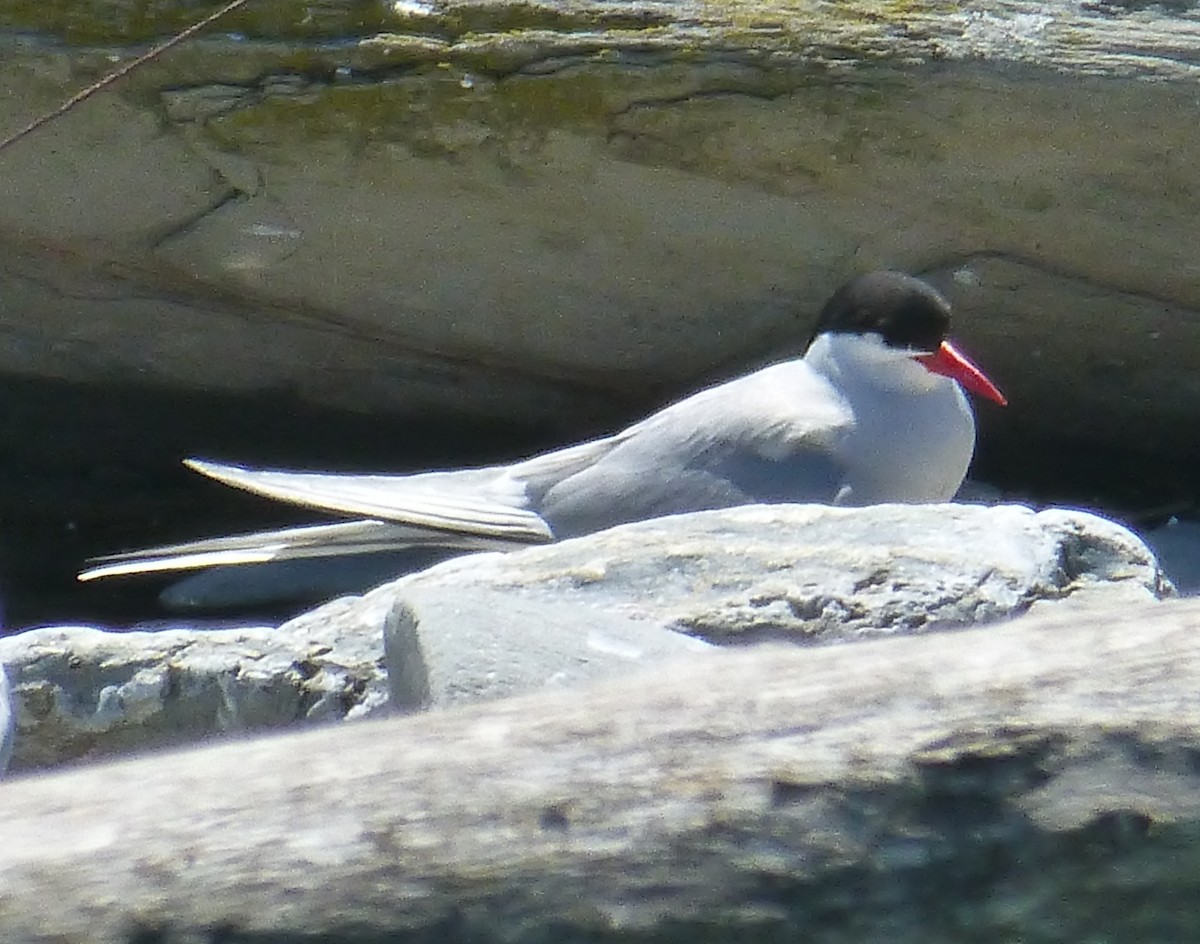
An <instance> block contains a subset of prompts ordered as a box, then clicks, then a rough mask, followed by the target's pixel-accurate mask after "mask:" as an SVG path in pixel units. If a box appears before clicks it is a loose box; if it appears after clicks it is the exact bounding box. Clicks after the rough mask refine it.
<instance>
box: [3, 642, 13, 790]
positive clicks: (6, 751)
mask: <svg viewBox="0 0 1200 944" xmlns="http://www.w3.org/2000/svg"><path fill="white" fill-rule="evenodd" d="M15 730H16V720H15V719H14V718H13V713H12V695H11V693H10V692H9V688H8V675H7V674H6V673H5V671H4V664H3V663H0V774H3V773H4V770H5V768H6V767H8V759H9V757H10V756H11V755H12V743H13V733H14V731H15Z"/></svg>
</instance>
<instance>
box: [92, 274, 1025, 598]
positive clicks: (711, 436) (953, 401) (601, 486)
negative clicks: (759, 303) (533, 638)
mask: <svg viewBox="0 0 1200 944" xmlns="http://www.w3.org/2000/svg"><path fill="white" fill-rule="evenodd" d="M950 316H951V308H950V304H949V302H948V301H947V300H946V299H945V297H944V296H943V295H942V294H941V293H939V292H938V291H937V290H936V289H934V288H933V287H932V286H931V285H929V284H928V283H927V282H925V281H923V280H921V279H919V278H917V277H914V276H911V275H908V274H905V273H902V272H896V271H890V270H883V271H876V272H870V273H867V274H863V275H859V276H857V277H855V278H853V279H851V280H850V281H849V282H847V283H846V284H844V285H842V286H841V287H840V288H839V289H837V290H836V291H835V292H834V293H833V295H832V296H831V297H830V298H829V300H828V301H827V302H826V303H825V305H824V306H823V307H822V309H821V311H820V314H819V316H818V319H817V322H816V325H815V327H814V330H813V333H812V336H811V338H810V340H809V343H808V345H807V348H806V349H805V352H804V354H803V356H801V357H798V358H792V359H788V360H783V361H780V362H777V363H774V364H771V365H769V366H766V367H763V368H760V369H758V370H755V371H753V372H751V373H748V374H745V375H743V376H741V377H737V378H735V379H732V380H729V381H726V382H724V383H720V384H717V385H715V386H711V387H708V388H707V389H703V390H700V391H699V392H697V393H694V394H692V395H690V396H688V397H686V398H684V399H682V400H679V401H677V402H675V403H673V404H671V405H669V406H667V407H665V408H663V409H661V410H659V411H657V412H655V413H653V414H651V415H650V416H648V417H646V418H645V419H642V420H640V421H639V422H636V423H634V424H633V425H632V426H629V427H627V428H626V429H623V430H621V431H620V432H617V433H614V434H612V435H609V436H605V437H603V438H599V439H594V440H591V441H587V442H583V443H580V444H578V445H572V446H567V447H565V448H560V449H556V450H553V451H550V452H545V453H541V454H539V455H535V456H533V457H532V458H528V459H524V460H521V461H517V462H513V463H510V464H505V465H493V466H489V467H483V468H468V469H456V470H448V471H430V472H418V473H410V474H378V475H377V474H352V473H328V472H296V471H285V470H275V469H257V468H250V467H245V466H239V465H233V464H225V463H218V462H212V461H206V460H201V459H187V460H185V465H187V466H188V467H189V468H191V469H193V470H194V471H196V472H199V473H200V474H202V475H205V476H208V477H209V478H212V479H215V480H216V481H218V482H222V483H224V484H226V485H230V486H233V487H235V488H239V489H244V490H246V491H249V492H253V493H256V494H258V495H261V496H264V497H266V498H270V499H276V500H280V501H284V502H290V503H292V504H295V505H300V506H304V507H307V508H310V509H315V510H319V511H321V512H325V513H332V514H334V515H337V516H342V517H345V518H348V519H349V520H344V521H338V522H334V523H324V524H316V525H306V526H298V527H290V528H284V529H279V530H271V531H259V532H254V533H249V534H241V535H234V536H227V537H217V538H211V539H206V540H198V541H192V542H188V543H183V544H173V545H167V546H161V547H153V548H148V549H145V550H138V551H130V552H123V553H118V554H111V555H107V556H104V557H99V558H94V559H93V560H92V561H90V562H89V563H90V564H91V566H90V567H88V568H87V569H86V570H84V571H83V572H82V573H80V574H79V579H80V580H85V581H86V580H94V579H97V578H101V577H112V576H118V575H131V574H143V573H153V572H178V571H191V570H196V569H203V568H213V567H218V568H228V567H231V566H235V565H248V564H262V563H266V562H280V561H302V560H305V559H314V558H316V559H324V560H325V561H326V562H327V563H328V562H330V561H329V559H331V558H333V559H344V558H346V557H348V556H351V555H353V556H356V557H358V556H361V555H376V554H382V553H383V552H397V551H412V550H414V549H437V550H438V551H439V552H441V553H443V554H461V553H468V552H473V551H484V550H511V549H514V548H519V547H523V546H528V545H536V544H543V543H546V542H551V541H556V540H561V539H564V538H571V537H576V536H579V535H583V534H588V533H591V532H595V531H600V530H603V529H606V528H609V527H613V526H615V525H619V524H625V523H629V522H634V521H640V520H645V519H649V518H656V517H661V516H664V515H671V514H679V513H684V512H692V511H701V510H708V509H716V508H726V507H731V506H736V505H745V504H755V503H780V502H795V503H823V504H832V505H844V506H851V505H869V504H877V503H891V502H899V503H921V502H941V501H948V500H950V499H951V498H953V497H954V495H955V494H956V492H957V491H958V489H959V487H960V485H961V484H962V482H963V479H964V478H965V476H966V473H967V469H968V466H969V464H970V462H971V459H972V456H973V454H974V449H975V417H974V414H973V412H972V408H971V405H970V403H969V401H968V398H967V396H966V394H965V392H964V390H969V391H971V392H973V393H975V394H977V395H979V396H982V397H984V398H986V399H988V400H990V401H992V402H994V403H996V404H999V405H1001V406H1004V405H1006V404H1007V400H1006V399H1005V397H1004V395H1003V394H1002V393H1001V392H1000V391H999V389H997V387H996V386H995V384H993V383H992V381H991V380H990V379H989V378H988V377H987V376H986V375H985V374H984V372H983V371H982V370H981V369H980V368H979V367H978V366H977V365H976V364H975V363H973V362H972V361H971V360H970V359H969V358H968V357H967V356H966V355H965V354H963V353H962V352H961V351H960V350H959V348H958V347H957V346H956V345H955V344H954V343H953V342H952V341H951V340H949V338H948V332H949V327H950ZM342 563H345V561H344V560H342Z"/></svg>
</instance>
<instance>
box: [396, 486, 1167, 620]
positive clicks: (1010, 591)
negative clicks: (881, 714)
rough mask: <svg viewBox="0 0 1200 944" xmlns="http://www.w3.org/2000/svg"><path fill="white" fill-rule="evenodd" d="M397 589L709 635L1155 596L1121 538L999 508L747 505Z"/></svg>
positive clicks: (496, 560) (1072, 521) (1142, 565)
mask: <svg viewBox="0 0 1200 944" xmlns="http://www.w3.org/2000/svg"><path fill="white" fill-rule="evenodd" d="M395 587H396V592H397V594H398V595H399V596H400V597H401V598H403V595H404V593H405V592H406V591H407V590H408V589H412V590H425V589H427V588H431V587H436V588H455V589H457V590H459V591H460V592H463V591H467V590H469V589H470V588H473V587H484V588H488V589H491V590H503V591H504V592H505V593H510V594H513V595H516V596H518V597H522V598H525V599H533V600H561V599H569V600H571V601H572V602H573V603H575V604H576V605H577V606H580V607H586V608H596V609H603V610H609V611H612V612H617V613H621V614H623V615H626V616H630V617H633V618H635V619H642V620H646V621H648V622H650V623H653V624H655V625H658V626H663V627H668V628H672V629H677V630H681V631H683V632H688V633H693V634H695V635H697V636H700V637H701V638H704V639H708V640H711V641H749V640H755V639H762V638H764V637H782V638H789V639H793V640H797V641H819V642H831V641H845V640H849V639H854V638H858V637H861V636H868V635H881V634H889V633H912V632H923V631H927V630H934V629H944V628H950V627H954V626H969V625H971V624H973V623H981V622H988V621H995V620H999V619H1004V618H1006V617H1012V616H1017V615H1019V614H1021V613H1024V612H1025V611H1026V610H1027V609H1029V608H1030V607H1031V606H1034V605H1035V604H1038V603H1039V602H1050V601H1060V600H1063V599H1071V598H1076V602H1079V601H1080V600H1082V599H1083V598H1086V597H1087V596H1089V595H1090V594H1096V593H1100V594H1103V595H1104V596H1105V597H1106V598H1109V599H1111V600H1112V602H1113V604H1114V605H1118V604H1119V600H1117V599H1114V598H1112V597H1111V591H1112V590H1113V589H1114V588H1116V589H1117V590H1119V591H1120V592H1121V593H1122V594H1123V596H1124V599H1125V601H1126V602H1128V603H1135V602H1140V601H1145V600H1150V599H1155V598H1157V597H1158V596H1159V595H1161V594H1162V593H1163V592H1164V587H1163V580H1162V576H1161V574H1160V573H1159V570H1158V565H1157V563H1156V562H1155V560H1154V557H1153V556H1152V555H1151V553H1150V551H1149V550H1148V549H1147V548H1146V546H1145V545H1144V544H1143V543H1142V542H1141V541H1140V540H1139V539H1138V538H1136V537H1135V536H1134V535H1133V534H1132V533H1130V532H1129V531H1127V530H1126V529H1124V528H1121V527H1120V526H1118V525H1115V524H1113V523H1112V522H1110V521H1106V520H1105V519H1103V518H1098V517H1096V516H1094V515H1089V514H1085V513H1083V512H1073V511H1063V510H1057V509H1053V510H1049V511H1042V512H1034V511H1032V510H1030V509H1028V508H1024V507H1020V506H1015V505H1003V506H997V507H992V508H987V507H982V506H976V505H877V506H874V507H871V508H832V507H828V506H824V505H755V506H747V507H743V508H731V509H727V510H722V511H715V512H701V513H699V514H695V515H686V516H683V515H681V516H678V517H671V518H658V519H655V520H653V521H645V522H640V523H637V524H631V525H626V526H623V527H620V528H613V529H611V530H608V531H604V532H600V533H599V534H594V535H589V536H587V537H584V538H579V539H576V540H572V541H563V542H560V543H558V544H550V545H545V546H542V547H537V548H531V549H529V550H526V551H521V552H520V553H517V554H487V555H479V556H475V557H471V558H458V559H456V560H452V561H447V562H446V563H444V564H439V565H437V566H436V567H432V568H430V569H429V570H427V571H425V572H423V573H420V574H416V575H414V576H412V577H408V578H405V579H404V580H403V581H401V582H399V583H398V584H396V585H395Z"/></svg>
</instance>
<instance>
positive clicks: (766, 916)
mask: <svg viewBox="0 0 1200 944" xmlns="http://www.w3.org/2000/svg"><path fill="white" fill-rule="evenodd" d="M1047 616H1049V614H1047ZM1197 692H1200V607H1198V606H1197V604H1196V603H1195V602H1194V601H1186V602H1183V603H1169V604H1160V605H1156V606H1154V607H1153V608H1140V607H1134V608H1132V609H1131V610H1130V611H1129V612H1127V613H1126V614H1124V615H1122V616H1120V617H1113V616H1112V614H1111V613H1110V612H1100V613H1096V612H1086V613H1078V612H1076V613H1074V614H1071V615H1070V617H1069V618H1063V617H1062V616H1058V617H1053V618H1045V617H1043V618H1039V617H1036V616H1035V617H1031V618H1030V619H1028V620H1023V621H1019V622H1017V623H1013V624H1010V625H1007V626H1002V627H993V628H991V629H984V630H970V631H967V632H963V633H958V634H942V635H937V636H926V637H920V638H906V639H890V640H876V641H871V642H866V643H863V644H861V645H856V646H833V647H825V648H821V649H807V650H805V649H797V648H795V647H787V648H785V647H764V648H761V649H755V650H752V651H743V652H728V651H717V652H714V653H712V654H709V655H706V656H703V657H700V658H694V659H692V660H690V661H689V662H687V663H685V664H683V665H672V666H665V667H663V668H662V669H661V670H658V671H654V672H648V673H638V674H636V675H632V676H629V677H626V678H622V679H620V680H615V681H610V682H608V683H605V684H603V685H599V686H595V687H588V688H586V689H582V690H579V691H573V692H560V693H554V694H543V695H540V696H536V697H523V698H514V699H506V700H503V701H500V702H495V703H491V704H488V705H480V706H472V707H469V708H466V709H457V710H452V711H446V712H436V713H431V714H427V715H422V716H419V717H414V718H408V719H394V720H388V721H381V722H366V723H362V724H356V725H347V726H342V727H338V728H336V729H326V730H321V731H310V732H306V733H303V734H289V735H284V736H280V737H273V738H260V739H255V740H248V741H242V742H239V743H235V744H226V745H221V746H216V747H207V748H201V749H198V750H195V751H190V752H184V753H174V754H167V755H159V756H154V757H148V758H144V759H140V760H135V761H126V762H122V763H116V764H109V765H102V766H96V767H93V768H90V769H77V770H73V771H66V772H63V773H60V774H55V775H50V776H42V777H37V778H29V779H28V780H20V779H17V780H15V781H13V782H8V783H5V784H3V785H2V786H0V808H2V809H3V810H4V816H3V817H0V874H3V876H4V882H3V883H2V884H0V914H2V915H3V917H4V931H5V938H6V940H7V941H11V942H13V944H50V942H55V944H58V942H62V941H72V942H77V944H116V942H127V944H133V942H136V941H145V940H148V939H154V940H163V941H192V940H207V939H210V938H211V937H212V935H213V933H214V929H220V934H221V935H222V936H224V937H225V938H226V939H230V940H258V939H270V940H291V939H293V938H294V939H296V940H310V939H322V940H387V941H390V942H402V944H416V942H421V941H430V940H437V941H443V942H447V944H459V942H464V944H465V942H474V944H480V942H482V944H491V942H497V944H499V942H512V941H548V940H588V941H596V942H601V944H618V942H626V944H632V942H635V941H636V942H642V944H660V942H661V944H667V942H677V941H681V940H689V941H733V940H820V941H822V942H829V944H857V942H862V941H883V940H887V941H891V942H897V944H951V942H954V944H958V942H961V941H963V940H971V941H981V942H986V941H1013V940H1024V941H1101V940H1103V941H1143V940H1163V941H1190V940H1195V939H1196V935H1197V933H1200V906H1198V904H1197V903H1198V902H1200V843H1198V842H1197V836H1198V835H1200V777H1198V774H1197V764H1196V758H1197V756H1200V696H1198V695H1197Z"/></svg>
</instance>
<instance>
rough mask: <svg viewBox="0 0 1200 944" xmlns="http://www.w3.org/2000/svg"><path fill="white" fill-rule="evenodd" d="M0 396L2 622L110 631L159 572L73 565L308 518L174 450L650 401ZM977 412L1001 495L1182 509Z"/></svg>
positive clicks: (532, 447)
mask: <svg viewBox="0 0 1200 944" xmlns="http://www.w3.org/2000/svg"><path fill="white" fill-rule="evenodd" d="M682 392H684V391H681V393H682ZM0 397H2V398H3V402H4V403H5V409H4V411H3V412H2V414H0V598H2V600H3V606H4V626H5V627H7V628H8V629H9V630H10V631H11V630H13V629H19V628H24V627H28V626H32V625H38V624H43V623H50V622H81V623H88V624H101V625H109V626H114V627H116V626H122V625H128V624H130V623H132V622H137V621H144V620H155V619H161V618H163V617H165V616H168V615H169V614H166V613H164V611H163V609H162V607H161V606H160V605H159V603H158V601H157V595H158V592H159V591H160V590H161V589H162V587H163V586H164V585H165V584H166V583H168V582H170V579H169V578H123V579H113V580H101V581H97V582H95V583H89V584H80V583H78V582H77V581H76V580H75V574H76V573H77V572H78V571H79V570H80V568H81V567H82V566H83V565H84V563H85V561H86V560H87V559H88V558H89V557H93V556H96V555H101V554H105V553H111V552H114V551H120V550H126V549H133V548H140V547H146V546H149V545H154V544H161V543H169V542H173V541H183V540H189V539H192V538H199V537H208V536H214V535H219V534H227V533H236V532H239V531H249V530H254V529H258V528H268V527H280V526H285V525H291V524H305V523H312V522H314V521H318V520H322V519H321V517H320V516H319V515H317V514H314V513H312V512H308V511H305V510H304V509H300V508H292V507H289V506H287V505H283V504H280V503H276V502H271V501H267V500H264V499H261V498H256V497H254V496H252V495H248V494H244V493H240V492H238V491H236V490H234V489H230V488H227V487H224V486H222V485H219V484H217V483H214V482H210V481H207V480H205V479H203V478H202V477H200V476H199V475H196V474H195V473H192V472H189V471H188V470H187V469H185V468H183V467H182V466H181V465H180V460H181V459H183V458H184V457H187V456H200V457H206V458H215V459H222V460H227V461H235V462H244V463H247V464H251V465H256V464H257V465H264V466H275V467H280V468H300V469H304V468H307V469H325V470H337V469H343V470H356V471H373V472H404V471H415V470H421V469H428V468H438V467H442V468H454V467H459V466H467V465H478V464H484V463H488V462H496V461H507V460H510V459H514V458H518V457H522V456H526V455H529V454H531V453H533V452H535V451H538V450H540V449H545V448H552V447H555V446H559V445H564V444H567V443H570V442H576V441H580V440H583V439H586V438H589V437H592V436H596V435H601V434H603V433H605V432H608V431H611V430H613V429H617V428H619V427H620V426H621V425H622V424H624V423H625V422H628V421H630V420H632V419H635V418H637V416H639V415H641V414H642V413H644V412H647V411H649V410H651V409H653V408H655V407H657V406H660V405H661V401H659V402H653V403H646V404H645V405H644V407H643V409H642V410H640V411H637V412H631V411H630V409H629V406H628V404H627V403H621V404H620V405H619V406H617V405H614V409H613V412H612V416H611V417H609V418H607V421H605V420H598V419H596V418H595V417H589V419H588V421H587V422H586V423H582V424H579V425H578V426H575V427H572V426H571V424H570V423H569V422H568V421H567V420H566V419H564V421H563V422H562V423H561V424H560V425H558V426H555V427H549V426H546V425H541V426H538V425H535V424H531V423H527V422H525V423H523V422H521V421H520V420H519V419H514V420H512V421H507V422H505V421H496V420H492V421H485V420H481V419H480V418H479V417H478V416H471V415H462V416H452V415H451V416H441V417H437V418H418V417H413V416H411V415H380V414H375V415H367V414H361V413H353V412H348V411H337V410H331V409H321V408H315V407H309V406H305V405H303V404H299V403H297V401H296V399H295V397H294V396H290V395H288V394H286V393H278V394H262V395H258V396H255V397H244V396H230V395H227V394H211V393H199V392H189V393H180V392H172V391H167V390H164V389H161V388H148V387H135V386H129V387H123V388H116V387H113V386H108V385H106V386H98V385H95V386H93V385H73V384H67V383H63V382H53V381H43V380H31V379H22V378H13V377H3V378H0ZM988 420H989V417H988V416H987V415H986V414H984V415H982V416H981V433H980V445H979V449H978V453H977V457H976V465H975V471H974V476H975V477H976V478H978V479H980V480H982V481H984V482H987V483H988V484H990V485H993V486H996V487H998V488H1000V489H1002V490H1003V491H1004V493H1005V494H1006V496H1009V495H1011V496H1013V497H1015V498H1018V499H1024V500H1032V501H1037V502H1055V503H1063V504H1069V505H1074V506H1078V507H1086V508H1107V509H1117V510H1119V511H1120V512H1122V513H1127V517H1128V518H1129V520H1132V521H1133V522H1134V523H1138V524H1153V523H1156V519H1160V518H1162V517H1163V516H1164V515H1167V514H1175V513H1180V512H1185V511H1187V510H1188V509H1190V508H1192V507H1193V506H1194V504H1195V496H1196V494H1197V490H1198V486H1200V483H1198V476H1197V470H1196V468H1195V464H1194V463H1192V462H1190V461H1187V460H1186V459H1181V458H1171V457H1166V458H1164V457H1155V456H1147V455H1142V454H1133V453H1128V454H1119V453H1116V452H1114V451H1113V450H1111V449H1104V448H1100V447H1095V446H1090V445H1088V444H1087V443H1082V442H1071V441H1070V440H1063V441H1055V442H1051V441H1030V440H1028V439H1022V438H1020V437H1018V436H1014V435H1012V434H1011V433H1009V432H1008V431H1007V430H1006V429H1005V428H1004V427H1003V426H999V427H997V428H993V427H992V426H991V425H990V424H989V422H988ZM230 615H236V616H239V617H245V616H247V615H252V614H246V613H238V614H230ZM258 615H268V616H271V617H278V616H280V615H281V614H280V613H279V612H277V611H271V612H269V613H266V614H258Z"/></svg>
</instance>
